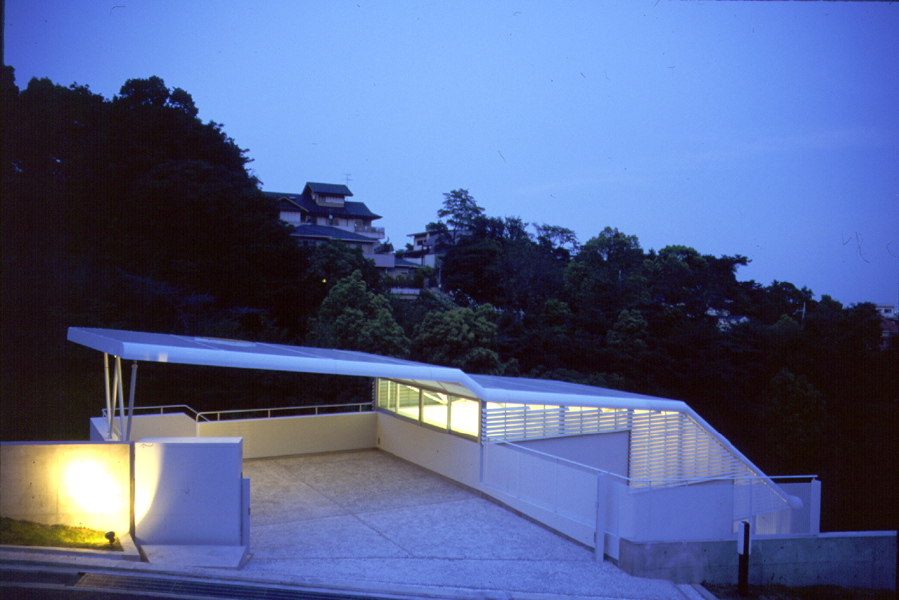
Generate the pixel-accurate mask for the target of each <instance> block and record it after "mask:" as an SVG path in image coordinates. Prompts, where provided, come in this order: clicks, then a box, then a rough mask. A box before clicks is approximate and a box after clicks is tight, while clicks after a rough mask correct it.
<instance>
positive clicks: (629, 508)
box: [616, 481, 734, 542]
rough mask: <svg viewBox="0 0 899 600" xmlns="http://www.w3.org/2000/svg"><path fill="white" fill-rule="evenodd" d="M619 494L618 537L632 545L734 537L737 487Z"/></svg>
mask: <svg viewBox="0 0 899 600" xmlns="http://www.w3.org/2000/svg"><path fill="white" fill-rule="evenodd" d="M616 489H617V490H618V499H617V502H618V511H619V513H618V516H619V520H618V536H619V537H622V538H626V539H628V540H631V541H639V542H650V541H662V540H721V539H729V538H731V537H733V535H734V534H733V521H734V519H733V510H734V509H733V493H734V486H733V484H732V483H730V482H729V481H727V482H712V483H704V484H698V485H684V486H671V487H662V488H653V489H652V490H641V489H640V488H633V487H628V486H625V485H618V486H616Z"/></svg>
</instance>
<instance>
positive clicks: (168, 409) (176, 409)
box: [102, 404, 200, 421]
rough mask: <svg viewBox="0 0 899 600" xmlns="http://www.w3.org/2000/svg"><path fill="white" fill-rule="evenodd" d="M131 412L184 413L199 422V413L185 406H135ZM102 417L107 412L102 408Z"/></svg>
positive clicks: (152, 413) (155, 413)
mask: <svg viewBox="0 0 899 600" xmlns="http://www.w3.org/2000/svg"><path fill="white" fill-rule="evenodd" d="M132 410H134V414H135V415H138V413H144V414H150V415H168V414H172V413H185V414H187V415H188V416H189V417H190V418H192V419H193V420H195V421H199V420H200V416H199V415H200V413H199V412H197V411H196V410H194V409H193V408H191V407H190V406H188V405H186V404H165V405H162V406H135V407H134V408H133V409H132ZM102 414H103V417H104V418H106V417H107V416H108V412H107V410H106V409H105V408H104V409H103V410H102Z"/></svg>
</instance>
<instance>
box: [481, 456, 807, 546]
mask: <svg viewBox="0 0 899 600" xmlns="http://www.w3.org/2000/svg"><path fill="white" fill-rule="evenodd" d="M503 449H507V450H508V452H504V451H503ZM484 450H485V459H484V473H483V483H484V484H485V485H487V486H489V487H492V488H494V489H497V490H498V491H501V492H503V493H504V494H508V495H509V496H512V497H514V498H517V499H518V500H521V501H524V502H527V503H529V504H532V505H534V506H536V507H539V508H541V509H543V510H548V511H550V512H552V513H554V514H557V515H559V516H562V517H565V518H567V519H570V520H571V521H574V522H576V523H581V524H583V525H588V526H596V523H597V513H596V510H597V509H596V507H597V506H598V505H599V504H602V502H600V497H599V494H600V492H599V491H598V489H604V488H602V486H600V485H599V484H600V483H601V481H602V480H605V481H606V482H607V483H610V484H611V487H612V488H614V490H610V491H609V492H607V493H608V494H610V495H609V498H607V499H606V501H607V502H612V503H613V504H614V506H615V508H614V509H613V510H611V511H610V513H609V514H614V515H618V516H619V517H620V515H623V514H629V515H630V518H632V519H633V520H632V521H631V524H633V523H640V522H642V521H645V520H647V519H648V516H649V515H651V514H653V513H656V514H658V513H661V512H665V511H670V510H677V511H682V512H679V513H678V514H680V517H678V519H677V520H679V521H681V522H682V523H683V524H684V525H683V527H682V528H681V530H680V531H679V532H678V534H677V535H674V536H672V539H676V538H678V536H679V535H685V534H686V535H689V534H690V532H691V531H693V532H697V533H696V535H698V536H699V537H702V536H704V535H710V533H709V532H717V533H718V535H721V536H725V537H726V536H727V535H729V534H730V533H731V528H732V526H733V523H734V522H737V521H740V520H744V519H748V520H750V521H752V522H753V530H754V531H755V530H757V531H758V532H759V533H766V534H787V533H809V532H812V533H813V532H816V531H817V522H816V521H814V518H815V517H812V516H810V515H805V516H803V517H802V518H801V519H800V521H802V520H803V519H813V520H812V521H810V522H808V523H805V522H800V521H796V522H791V519H794V520H795V518H796V517H798V511H797V509H796V507H795V506H793V505H792V504H791V497H790V496H789V495H787V494H786V492H784V491H783V490H782V489H780V487H779V485H777V483H775V482H778V483H785V484H786V483H791V482H795V483H808V484H809V486H810V488H811V487H812V484H813V482H814V480H815V479H816V477H817V476H815V475H791V476H780V477H767V476H754V475H744V476H722V477H711V478H672V479H668V480H661V481H660V480H658V479H647V480H640V479H636V478H633V477H627V476H625V475H621V474H618V473H613V472H610V471H606V470H603V469H598V468H595V467H591V466H588V465H584V464H581V463H577V462H575V461H572V460H568V459H565V458H561V457H558V456H554V455H551V454H547V453H545V452H540V451H538V450H534V449H532V448H526V447H524V446H521V445H518V444H515V443H512V442H499V443H495V444H488V445H486V446H485V448H484ZM709 484H712V485H709ZM714 484H718V485H714ZM722 485H724V486H726V487H724V488H722V487H721V486H722ZM679 486H680V487H679ZM654 490H657V491H659V492H662V491H663V490H664V494H663V495H661V496H658V497H656V494H651V493H649V492H652V491H654ZM678 490H683V491H678ZM672 494H674V495H673V496H672ZM684 494H686V495H684ZM722 494H723V495H722ZM685 498H687V499H688V500H686V501H685V500H684V499H685ZM722 502H724V504H723V505H722V504H721V503H722ZM678 503H679V504H678ZM703 503H705V504H708V506H705V505H704V504H703ZM709 503H711V504H709ZM675 504H677V505H678V506H679V508H677V509H673V508H672V507H673V506H674V505H675ZM712 505H714V508H712ZM626 506H630V508H628V509H625V507H626ZM728 506H729V508H728ZM722 509H723V510H722ZM634 511H636V512H634ZM644 511H648V512H646V513H644ZM760 515H769V516H770V517H772V518H771V519H766V523H765V524H764V527H765V530H764V531H763V530H762V523H761V522H760V521H758V520H757V518H761V517H759V516H760ZM778 515H780V518H779V519H774V517H777V516H778ZM617 518H618V517H616V518H615V519H613V520H612V521H607V522H605V523H604V524H603V527H602V529H603V533H606V534H610V535H613V536H616V535H619V526H620V524H619V522H618V521H617ZM628 526H629V527H632V525H628ZM656 534H657V535H660V536H661V537H660V538H659V539H660V540H662V539H664V537H665V534H664V533H661V534H659V533H658V532H657V533H656ZM678 539H679V538H678Z"/></svg>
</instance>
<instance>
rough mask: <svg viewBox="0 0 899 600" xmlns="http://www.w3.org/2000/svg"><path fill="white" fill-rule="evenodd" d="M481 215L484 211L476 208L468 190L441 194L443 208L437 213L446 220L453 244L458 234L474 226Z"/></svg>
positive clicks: (475, 203) (476, 205) (478, 207)
mask: <svg viewBox="0 0 899 600" xmlns="http://www.w3.org/2000/svg"><path fill="white" fill-rule="evenodd" d="M483 214H484V209H483V208H481V207H480V206H478V203H477V202H475V199H474V197H473V196H471V194H469V193H468V190H463V189H458V190H453V191H451V192H447V193H445V194H443V207H442V208H441V209H440V210H438V211H437V216H438V217H440V218H441V219H443V218H446V222H447V224H448V225H449V226H450V228H451V230H452V238H453V241H454V242H455V241H456V239H457V235H458V233H459V232H466V231H468V230H470V229H471V228H472V227H473V226H474V222H475V220H476V219H477V218H478V217H479V216H481V215H483ZM447 217H448V218H447Z"/></svg>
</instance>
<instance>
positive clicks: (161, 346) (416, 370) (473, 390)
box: [68, 327, 689, 411]
mask: <svg viewBox="0 0 899 600" xmlns="http://www.w3.org/2000/svg"><path fill="white" fill-rule="evenodd" d="M68 339H69V341H72V342H75V343H77V344H81V345H82V346H87V347H88V348H93V349H94V350H99V351H100V352H105V353H107V354H111V355H113V356H118V357H120V358H122V359H125V360H140V361H151V362H169V363H179V364H190V365H205V366H211V367H232V368H243V369H265V370H269V371H288V372H296V373H322V374H328V375H348V376H356V377H380V378H385V379H395V380H397V381H402V382H407V383H409V384H411V385H418V386H421V387H428V388H432V389H438V390H443V391H446V392H448V393H451V394H457V395H460V396H468V397H474V398H480V399H482V400H486V401H488V402H510V403H527V404H556V405H560V406H602V407H610V408H634V409H646V410H673V411H678V410H685V409H686V410H689V409H688V408H687V406H686V405H685V404H684V403H683V402H679V401H676V400H666V399H663V398H655V397H652V396H643V395H640V394H631V393H627V392H621V391H618V390H609V389H604V388H597V387H591V386H586V385H578V384H574V383H567V382H563V381H551V380H542V379H525V378H516V377H497V376H491V375H469V374H467V373H465V372H463V371H461V370H460V369H454V368H451V367H442V366H438V365H429V364H426V363H419V362H413V361H409V360H402V359H398V358H391V357H388V356H377V355H374V354H367V353H365V352H354V351H350V350H333V349H327V348H309V347H305V346H287V345H283V344H266V343H262V342H247V341H240V340H228V339H218V338H208V337H192V336H182V335H172V334H162V333H146V332H138V331H123V330H117V329H95V328H87V327H70V328H69V334H68Z"/></svg>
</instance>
